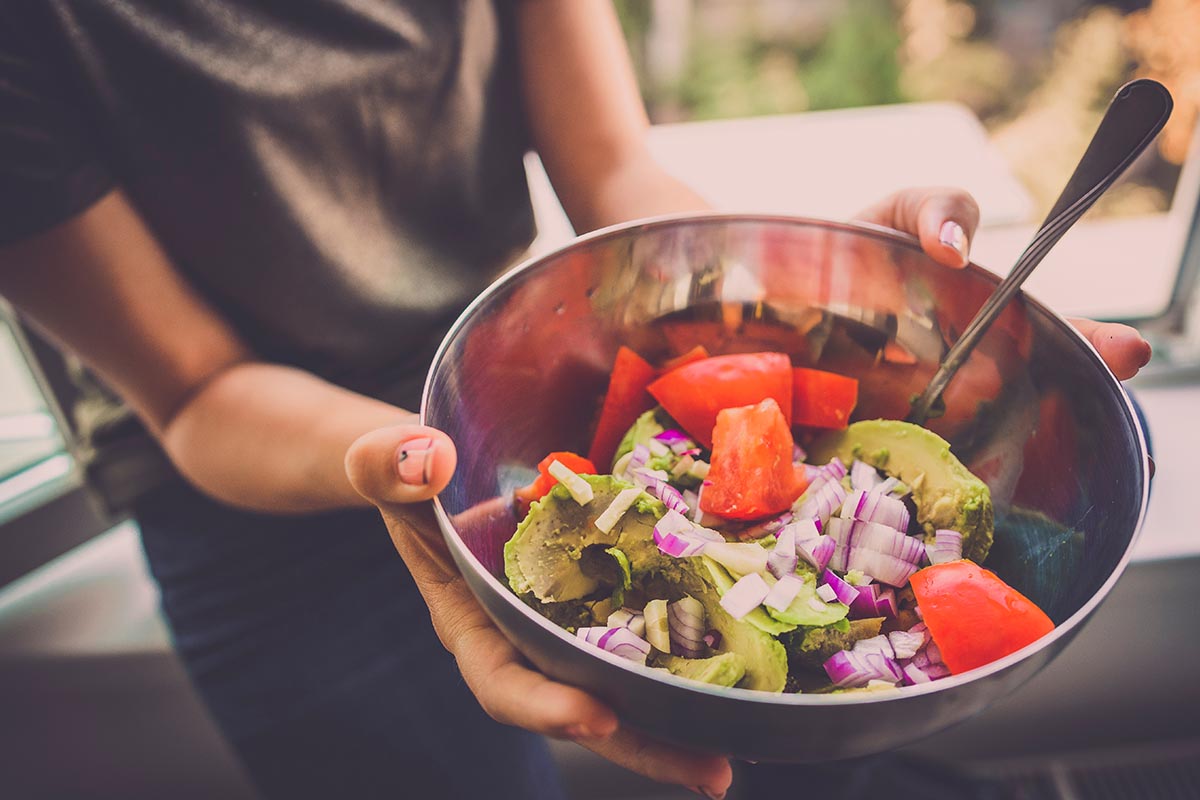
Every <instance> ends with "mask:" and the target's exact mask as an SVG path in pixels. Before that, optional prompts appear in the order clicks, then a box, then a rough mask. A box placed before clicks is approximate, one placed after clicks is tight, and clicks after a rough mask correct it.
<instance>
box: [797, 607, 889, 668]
mask: <svg viewBox="0 0 1200 800" xmlns="http://www.w3.org/2000/svg"><path fill="white" fill-rule="evenodd" d="M848 622H849V624H847V625H845V626H844V629H843V626H841V625H828V626H825V627H821V628H801V629H800V630H797V631H796V632H795V633H791V634H788V635H787V636H785V637H784V638H783V643H784V646H785V647H786V648H787V651H788V655H790V656H791V657H792V658H793V659H795V660H796V661H797V662H798V663H800V664H802V665H804V666H806V667H814V668H817V669H819V668H820V667H821V665H822V664H824V663H825V662H826V661H827V660H828V659H829V657H830V656H832V655H833V654H834V653H836V652H837V651H839V650H849V649H850V648H851V647H854V643H855V642H857V641H858V640H859V639H870V638H871V637H872V636H878V635H879V633H880V631H882V630H883V617H874V618H872V619H855V620H849V621H848Z"/></svg>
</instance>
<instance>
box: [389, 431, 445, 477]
mask: <svg viewBox="0 0 1200 800" xmlns="http://www.w3.org/2000/svg"><path fill="white" fill-rule="evenodd" d="M436 446H437V444H436V442H434V441H433V439H430V438H429V437H426V436H423V437H421V438H420V439H413V440H412V441H409V442H405V443H404V444H402V445H400V457H399V463H398V464H397V467H398V469H399V473H400V480H402V481H403V482H404V483H407V484H408V485H409V486H424V485H425V484H427V483H429V467H430V465H431V464H432V463H433V451H434V449H435V448H436Z"/></svg>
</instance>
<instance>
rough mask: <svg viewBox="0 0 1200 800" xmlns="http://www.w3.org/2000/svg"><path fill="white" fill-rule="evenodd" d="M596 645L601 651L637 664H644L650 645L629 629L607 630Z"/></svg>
mask: <svg viewBox="0 0 1200 800" xmlns="http://www.w3.org/2000/svg"><path fill="white" fill-rule="evenodd" d="M596 644H597V646H599V647H600V648H601V649H602V650H607V651H608V652H610V653H612V654H613V655H615V656H621V657H622V658H627V659H629V660H630V661H636V662H637V663H639V664H645V663H646V656H648V655H650V643H649V642H647V641H646V640H645V639H643V638H642V637H640V636H638V635H637V634H636V633H634V632H633V631H631V630H629V628H609V629H608V632H607V633H605V634H604V635H603V636H601V637H600V641H598V642H596Z"/></svg>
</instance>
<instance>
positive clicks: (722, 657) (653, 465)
mask: <svg viewBox="0 0 1200 800" xmlns="http://www.w3.org/2000/svg"><path fill="white" fill-rule="evenodd" d="M857 393H858V382H857V380H855V379H854V378H851V377H848V376H843V375H838V374H836V373H832V372H827V371H822V370H816V369H809V368H802V367H793V366H792V364H791V361H790V359H789V357H788V356H787V355H786V354H783V353H773V352H759V353H741V354H732V355H722V356H715V357H710V356H708V355H707V353H706V352H704V350H703V348H697V349H695V350H693V351H691V352H690V353H687V354H685V355H684V356H681V357H679V358H676V359H674V360H672V361H671V362H669V363H666V364H663V365H662V366H661V367H659V368H657V369H656V368H654V367H653V366H651V364H649V363H648V362H647V361H645V360H644V359H642V358H641V357H640V356H639V355H638V354H636V353H635V352H633V351H632V350H631V349H629V348H624V347H623V348H621V349H620V350H619V351H618V354H617V357H616V363H615V365H614V369H613V372H612V375H611V377H610V380H609V384H608V389H607V392H606V395H605V399H604V403H603V406H602V407H601V409H600V413H599V419H598V421H597V423H596V430H595V434H594V436H593V439H592V443H591V446H590V449H589V452H588V454H587V456H586V457H584V456H581V455H577V454H574V453H570V452H555V453H550V454H548V455H547V456H546V458H545V459H543V461H542V462H541V464H540V465H539V474H538V477H537V479H536V480H535V481H534V482H533V483H531V484H530V485H528V486H526V487H523V488H522V489H520V490H518V492H517V493H516V501H517V505H518V508H519V509H520V512H521V513H522V514H523V518H522V520H521V522H520V524H519V526H518V527H517V530H516V532H515V533H514V534H513V535H512V537H511V538H510V539H509V540H508V542H507V544H506V545H505V549H504V571H505V576H506V578H507V580H508V583H509V586H510V587H511V588H512V590H513V591H514V592H515V593H516V594H517V595H519V596H520V597H522V598H523V599H524V600H525V601H526V602H528V603H529V604H530V605H531V606H532V607H533V608H535V609H536V610H538V611H539V612H540V613H542V614H544V615H545V616H546V617H547V618H549V619H551V620H552V621H554V622H555V623H556V624H559V625H561V626H563V627H564V628H566V629H567V630H569V631H571V632H573V633H574V634H575V636H577V637H578V638H579V639H580V640H582V641H584V642H586V643H588V644H590V645H593V646H595V647H598V648H600V649H603V650H606V651H608V652H610V653H613V654H616V655H619V656H622V657H624V658H627V659H630V660H632V661H634V662H636V663H638V664H644V665H646V666H647V667H648V668H651V669H659V670H666V671H668V672H670V673H672V674H674V675H677V676H680V677H683V678H687V679H690V680H694V681H700V682H703V683H708V684H713V685H717V686H727V687H734V686H736V687H739V688H745V689H754V690H759V691H763V692H793V693H796V692H810V693H839V692H852V691H875V690H892V689H898V688H902V687H904V686H911V685H918V684H924V683H929V682H932V681H936V680H939V679H942V678H945V677H948V676H950V675H953V674H959V673H962V672H966V671H968V670H971V669H974V668H975V667H980V666H984V665H986V664H989V663H991V662H993V661H995V660H997V659H1000V658H1003V657H1004V656H1006V655H1009V654H1010V653H1013V652H1016V651H1018V650H1020V649H1021V648H1023V647H1025V646H1026V645H1028V644H1030V643H1032V642H1034V641H1036V640H1037V639H1039V638H1040V637H1042V636H1043V635H1045V634H1047V633H1049V632H1050V631H1052V630H1053V629H1054V624H1053V622H1052V621H1051V620H1050V618H1049V617H1048V616H1047V615H1046V614H1045V613H1044V612H1043V611H1042V610H1041V609H1039V608H1038V607H1037V606H1036V605H1035V604H1034V603H1032V602H1031V601H1029V600H1028V599H1027V598H1025V597H1024V596H1023V595H1021V594H1020V593H1019V592H1018V591H1017V590H1015V589H1013V588H1012V587H1010V586H1009V585H1008V584H1006V583H1005V582H1004V581H1003V580H1001V579H1000V578H999V577H997V576H996V575H995V574H994V573H992V572H991V571H989V570H987V569H986V568H984V565H985V564H986V561H987V556H988V553H989V551H990V549H991V546H992V541H993V536H994V530H993V528H994V522H993V508H992V499H991V494H990V492H989V489H988V487H987V485H986V484H985V483H984V482H983V481H982V480H980V479H979V478H978V477H976V476H975V475H973V474H972V473H971V472H970V471H969V470H968V469H967V468H966V467H965V466H964V465H963V464H962V463H961V462H960V461H959V460H958V458H956V457H955V455H954V453H953V452H952V451H951V447H950V445H949V444H948V443H947V442H946V441H945V440H944V439H942V438H941V437H939V436H938V435H937V434H935V433H933V432H932V431H929V430H927V429H925V428H923V427H920V426H917V425H913V424H910V423H906V422H901V421H896V420H883V419H878V420H862V421H858V422H855V423H853V424H848V421H849V420H850V418H851V414H852V412H853V410H854V407H855V405H856V402H857ZM794 431H795V433H794ZM796 435H799V436H801V437H802V438H803V439H804V440H805V442H806V443H805V444H804V445H800V444H797V443H796Z"/></svg>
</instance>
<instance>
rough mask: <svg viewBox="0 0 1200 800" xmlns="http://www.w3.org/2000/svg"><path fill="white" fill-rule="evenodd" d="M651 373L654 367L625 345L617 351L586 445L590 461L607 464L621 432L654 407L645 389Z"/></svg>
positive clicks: (615, 450)
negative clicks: (592, 430) (589, 443)
mask: <svg viewBox="0 0 1200 800" xmlns="http://www.w3.org/2000/svg"><path fill="white" fill-rule="evenodd" d="M654 375H655V371H654V367H652V366H650V364H649V363H648V362H647V361H646V360H645V359H644V358H642V357H641V356H639V355H638V354H637V353H635V352H633V351H632V350H630V349H629V348H628V347H621V348H620V349H619V350H617V360H616V363H615V364H613V371H612V377H611V378H609V381H608V392H607V393H606V394H605V395H604V405H603V406H601V408H600V420H599V422H597V423H596V434H595V435H594V436H593V437H592V446H591V447H590V448H588V459H589V460H590V461H591V462H592V463H593V464H604V465H605V466H608V465H609V464H611V463H612V458H613V455H614V454H615V453H616V452H617V446H618V445H619V444H621V439H622V438H624V436H625V432H626V431H628V430H629V428H630V426H632V425H633V423H634V422H635V421H636V420H637V418H638V417H639V416H641V415H642V414H643V413H645V412H646V411H649V410H650V409H651V408H653V407H654V399H653V398H652V397H650V394H649V393H648V392H647V391H646V387H647V386H649V385H650V382H651V381H652V380H654ZM564 463H565V462H564ZM567 466H570V464H567Z"/></svg>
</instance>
